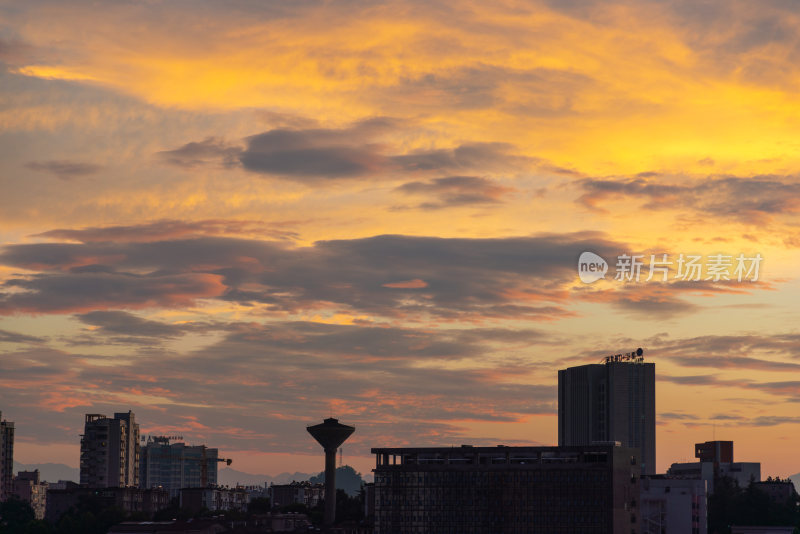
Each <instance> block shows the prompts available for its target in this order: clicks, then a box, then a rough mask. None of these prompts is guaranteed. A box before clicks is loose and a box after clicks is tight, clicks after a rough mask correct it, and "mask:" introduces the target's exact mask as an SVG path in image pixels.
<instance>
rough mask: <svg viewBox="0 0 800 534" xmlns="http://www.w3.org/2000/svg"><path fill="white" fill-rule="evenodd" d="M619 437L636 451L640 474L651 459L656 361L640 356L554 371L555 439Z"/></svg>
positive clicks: (581, 441) (580, 441) (564, 442)
mask: <svg viewBox="0 0 800 534" xmlns="http://www.w3.org/2000/svg"><path fill="white" fill-rule="evenodd" d="M609 441H618V442H620V443H621V444H622V446H624V447H631V448H638V449H639V450H640V451H641V461H642V465H641V469H642V474H648V475H649V474H654V473H655V463H656V371H655V364H653V363H645V362H644V361H643V359H642V358H641V355H640V356H639V357H635V358H633V357H632V358H630V359H624V358H620V357H610V358H607V359H606V363H602V364H591V365H580V366H578V367H570V368H568V369H562V370H560V371H559V372H558V444H559V446H566V447H570V446H581V445H591V444H592V443H599V442H609Z"/></svg>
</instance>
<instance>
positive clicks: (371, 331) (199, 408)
mask: <svg viewBox="0 0 800 534" xmlns="http://www.w3.org/2000/svg"><path fill="white" fill-rule="evenodd" d="M80 320H81V321H84V322H87V323H90V324H93V325H101V329H108V330H109V332H108V333H110V334H115V333H122V334H139V333H143V332H149V333H151V334H153V335H156V336H160V335H164V336H171V335H172V334H173V333H174V331H175V330H176V328H175V326H174V325H166V324H162V325H160V326H159V323H157V322H155V321H150V320H148V321H142V320H137V318H134V317H132V316H130V315H120V314H111V313H100V314H98V313H89V314H84V315H82V316H80ZM128 320H130V322H131V324H130V325H125V322H126V321H128ZM220 332H222V333H223V335H222V337H221V338H220V339H218V340H217V341H215V342H214V343H212V344H210V345H208V346H205V347H203V348H200V349H197V350H194V351H190V352H188V353H184V354H173V353H154V354H152V355H149V356H148V355H146V354H142V355H137V356H136V357H132V358H122V357H119V356H116V357H114V358H113V361H116V362H117V363H118V365H107V362H108V361H110V359H109V358H108V357H105V356H99V355H96V356H91V355H87V354H80V353H69V352H65V351H54V350H51V349H46V348H42V349H41V350H38V351H36V350H24V351H19V352H13V353H9V354H7V355H6V357H4V358H3V359H2V361H0V373H2V374H3V377H4V380H7V383H8V384H11V385H13V386H15V387H13V388H9V389H10V391H9V393H8V395H7V397H4V403H5V405H4V410H5V412H4V413H6V414H7V415H8V414H10V413H15V414H21V412H23V413H24V417H17V419H16V420H17V421H20V420H23V421H25V420H33V419H35V418H36V417H37V416H38V415H39V414H41V415H42V422H41V424H40V425H38V426H37V425H31V428H29V429H27V430H26V437H27V438H29V439H30V438H36V437H38V438H41V439H47V440H48V441H52V440H53V439H59V438H60V439H63V441H69V440H70V439H72V440H74V436H75V435H77V434H79V433H80V432H79V430H80V426H79V425H80V424H81V422H82V413H83V412H85V411H87V410H89V409H91V410H92V411H100V412H103V411H106V412H113V411H119V410H120V408H121V407H122V406H124V407H125V409H128V408H130V409H133V410H134V411H135V412H136V414H137V418H138V420H139V422H140V423H141V424H142V429H143V432H145V433H150V432H152V433H164V432H166V431H169V433H181V434H184V435H186V436H187V438H188V439H190V440H192V441H200V440H203V441H207V442H208V443H209V444H211V445H214V446H220V447H223V448H226V447H227V448H235V450H243V449H253V450H260V451H275V452H285V451H286V450H297V451H303V452H314V451H315V450H316V449H315V447H316V445H315V444H314V443H313V441H312V440H309V439H308V436H307V434H306V433H305V427H304V423H306V422H308V417H309V414H313V413H316V414H327V413H329V410H330V409H331V408H330V406H331V402H333V406H334V408H333V410H334V412H335V413H337V415H340V416H341V417H342V418H343V419H345V420H346V421H347V422H349V423H353V424H355V425H356V426H357V428H358V436H354V439H353V440H352V441H349V442H348V451H349V452H350V453H351V454H352V453H353V452H354V451H355V452H356V453H357V454H362V455H366V454H368V450H369V447H371V446H376V444H379V443H382V440H385V439H386V436H387V435H391V436H393V438H392V439H394V440H398V439H399V440H408V442H416V443H431V444H442V445H446V444H448V443H450V441H451V440H463V439H465V438H464V429H463V428H462V427H461V426H460V423H459V421H462V420H463V421H494V422H510V421H520V419H521V418H524V417H527V416H530V415H535V414H541V415H553V414H554V413H555V394H556V391H555V385H554V384H552V383H546V384H519V383H517V380H516V378H517V376H518V373H517V368H516V367H515V366H513V365H512V366H511V367H506V366H505V365H504V364H503V362H502V360H500V361H495V362H494V364H493V366H492V368H491V369H486V370H482V369H474V368H451V367H443V366H442V364H443V363H445V362H448V361H452V360H454V359H461V358H471V359H475V358H481V357H484V356H488V355H489V354H492V353H493V352H495V351H502V350H503V349H504V347H506V346H507V344H509V343H510V344H512V345H514V344H517V343H519V342H520V341H521V340H524V339H528V340H529V342H528V343H527V344H526V347H528V348H530V347H531V346H535V345H536V344H538V343H539V342H544V343H549V342H552V341H554V340H552V339H550V338H548V337H547V336H545V335H544V334H542V333H541V332H537V331H530V330H525V329H523V330H511V329H508V330H506V329H501V328H476V329H471V328H466V329H443V330H436V329H430V330H429V329H422V328H420V329H412V328H401V327H395V326H390V325H333V324H320V323H311V322H275V323H269V324H263V325H260V324H252V323H231V324H228V325H225V326H224V328H223V329H221V330H220ZM95 350H96V349H95ZM105 350H109V349H108V348H106V349H105ZM51 361H52V362H53V364H52V365H50V362H51ZM78 362H80V365H77V363H78ZM421 365H422V367H420V366H421ZM34 382H35V383H38V384H42V383H45V384H46V391H45V392H44V394H43V393H42V392H41V391H40V392H38V393H37V394H34V393H33V391H32V388H30V387H24V386H25V385H26V384H30V383H34ZM86 384H91V385H92V387H86ZM145 397H146V398H147V399H149V400H147V401H144V402H142V400H141V399H142V398H145ZM154 399H155V400H154ZM210 399H213V401H210ZM9 409H10V410H11V412H9V411H8V410H9ZM56 410H57V411H58V412H59V413H58V414H54V413H53V412H54V411H56ZM232 414H235V415H232ZM56 415H60V416H61V419H60V421H59V420H58V418H57V417H54V416H56ZM320 416H321V415H320ZM48 424H50V425H51V426H50V427H48ZM20 426H22V425H20ZM390 426H391V427H393V428H397V427H398V426H402V428H403V433H402V435H401V436H397V435H396V433H395V432H392V431H390V430H389V427H390ZM41 429H46V430H41ZM76 429H77V432H76ZM47 433H49V434H47ZM54 436H55V437H54ZM470 439H473V438H470ZM494 439H495V438H491V436H483V437H482V440H494ZM482 440H479V442H482Z"/></svg>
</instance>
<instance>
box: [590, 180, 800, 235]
mask: <svg viewBox="0 0 800 534" xmlns="http://www.w3.org/2000/svg"><path fill="white" fill-rule="evenodd" d="M577 184H578V186H579V187H580V188H581V189H582V190H583V191H584V192H583V194H582V195H581V196H580V198H579V199H578V201H579V202H580V203H582V204H584V205H585V206H587V207H590V208H593V209H601V206H602V203H603V202H604V201H606V200H614V199H617V200H618V199H628V198H630V199H637V200H641V201H644V203H643V204H642V205H641V207H642V208H645V209H678V210H681V209H684V210H692V211H695V212H698V213H701V214H703V215H717V216H721V217H725V218H729V219H734V220H738V221H744V222H748V223H751V224H758V223H762V222H764V221H765V220H769V218H771V217H772V216H774V215H779V214H783V213H788V214H796V213H798V212H800V202H798V200H797V199H798V198H800V181H798V179H797V177H795V176H775V175H769V176H753V177H750V178H739V177H709V178H705V179H702V180H698V181H694V182H692V183H689V184H687V183H675V184H668V183H665V182H664V180H663V178H658V180H656V179H651V178H647V179H646V178H640V177H638V178H629V179H622V178H621V179H595V178H586V179H582V180H579V181H578V182H577Z"/></svg>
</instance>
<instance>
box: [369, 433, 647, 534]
mask: <svg viewBox="0 0 800 534" xmlns="http://www.w3.org/2000/svg"><path fill="white" fill-rule="evenodd" d="M372 453H373V454H375V456H376V466H375V469H374V473H375V486H374V488H375V489H374V491H375V534H410V533H414V534H433V533H437V534H438V533H445V532H446V533H458V534H494V533H497V532H505V533H520V534H521V533H528V534H538V533H546V534H561V533H563V534H566V533H574V532H581V533H583V534H599V533H608V534H610V533H612V532H613V533H625V534H628V533H632V534H636V533H639V532H640V530H639V512H638V500H639V492H640V491H639V478H640V467H639V466H640V464H641V462H640V461H639V458H638V449H631V448H623V447H620V446H618V445H615V444H598V445H592V446H585V447H504V446H497V447H470V446H461V447H453V448H444V447H429V448H378V449H372Z"/></svg>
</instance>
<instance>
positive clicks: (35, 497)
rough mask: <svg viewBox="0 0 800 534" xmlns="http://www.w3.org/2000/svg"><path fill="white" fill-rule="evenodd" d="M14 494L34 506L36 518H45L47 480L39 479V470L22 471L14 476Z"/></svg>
mask: <svg viewBox="0 0 800 534" xmlns="http://www.w3.org/2000/svg"><path fill="white" fill-rule="evenodd" d="M14 495H15V496H16V497H17V498H18V499H20V500H22V501H25V502H27V503H28V504H30V505H31V508H33V513H34V516H35V517H36V519H44V512H45V509H46V508H47V482H42V481H41V480H40V479H39V470H38V469H36V470H35V471H20V472H19V473H17V476H16V478H14Z"/></svg>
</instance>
